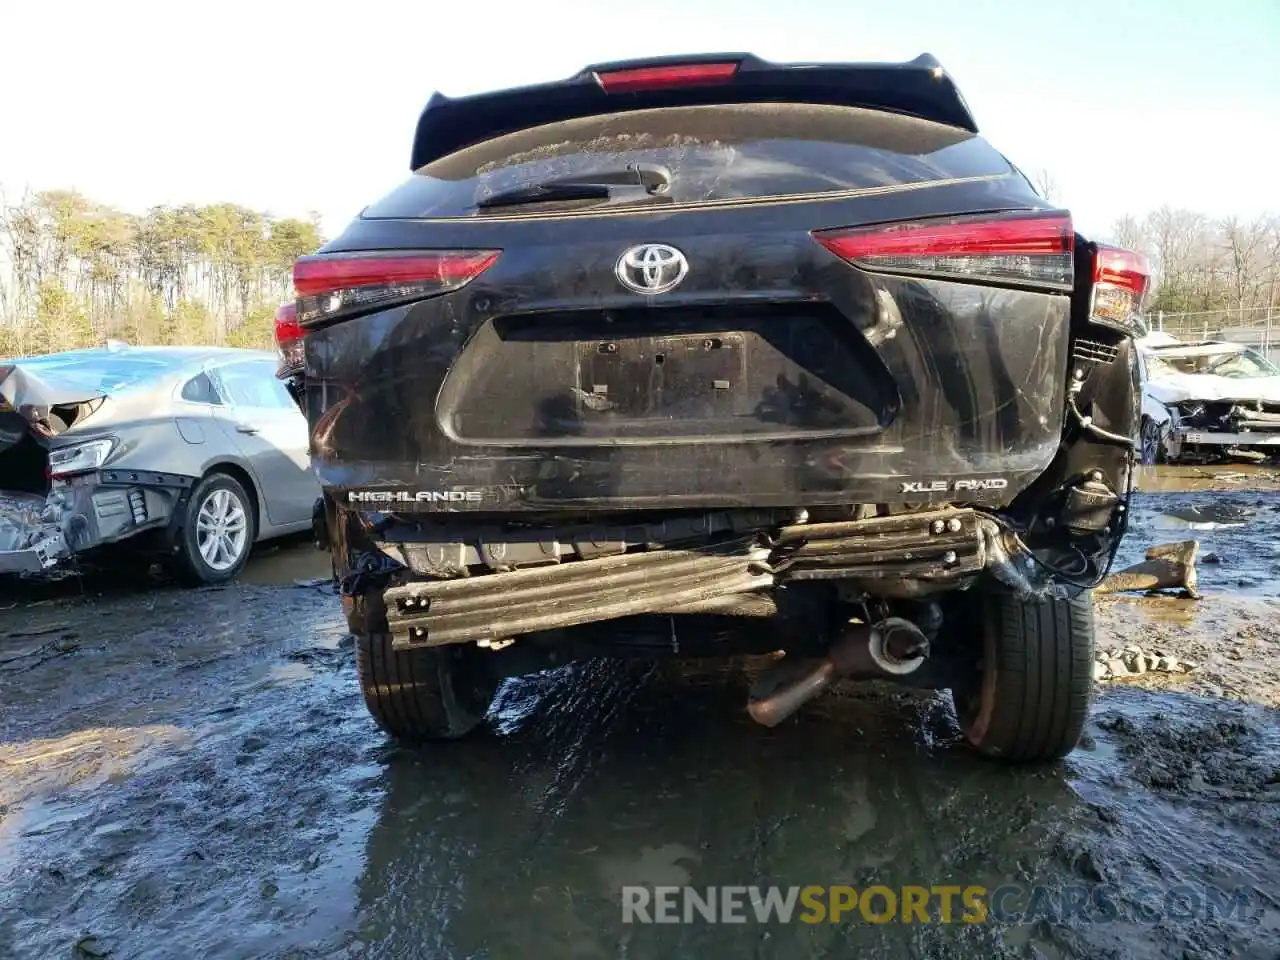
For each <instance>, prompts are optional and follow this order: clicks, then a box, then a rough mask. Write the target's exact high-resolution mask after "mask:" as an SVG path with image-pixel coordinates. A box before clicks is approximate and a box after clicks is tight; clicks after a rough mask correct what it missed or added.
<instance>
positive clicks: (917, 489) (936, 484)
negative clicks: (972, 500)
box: [899, 477, 1009, 493]
mask: <svg viewBox="0 0 1280 960" xmlns="http://www.w3.org/2000/svg"><path fill="white" fill-rule="evenodd" d="M1008 486H1009V481H1008V480H1006V479H1004V477H988V478H986V479H983V480H955V481H952V480H907V481H904V482H903V483H902V484H900V486H899V492H901V493H947V492H949V491H955V492H956V493H973V492H975V491H980V490H1004V489H1006V488H1007V487H1008Z"/></svg>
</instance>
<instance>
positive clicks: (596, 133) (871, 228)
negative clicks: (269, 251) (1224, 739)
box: [277, 54, 1148, 760]
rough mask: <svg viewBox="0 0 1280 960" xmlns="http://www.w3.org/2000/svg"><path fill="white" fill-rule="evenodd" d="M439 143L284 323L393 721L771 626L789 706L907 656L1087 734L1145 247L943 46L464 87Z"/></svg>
mask: <svg viewBox="0 0 1280 960" xmlns="http://www.w3.org/2000/svg"><path fill="white" fill-rule="evenodd" d="M411 170H412V171H413V174H412V176H411V177H410V178H409V179H408V181H407V182H405V183H404V184H403V185H402V186H400V187H399V188H398V189H396V190H394V191H393V192H391V193H390V194H389V195H388V196H386V197H385V198H384V199H382V200H381V201H379V202H377V203H375V204H373V205H372V206H370V207H368V208H367V209H366V210H365V211H364V212H363V213H362V214H361V216H360V217H359V218H358V219H356V220H355V221H354V222H353V223H351V225H350V226H349V227H348V228H347V229H346V231H345V232H344V233H343V234H342V235H341V236H340V237H338V238H337V239H336V240H334V241H333V242H331V243H329V244H328V245H327V246H325V247H324V248H323V249H322V250H321V251H320V252H319V253H317V254H316V255H314V256H309V257H304V258H303V259H302V260H300V261H299V262H298V263H297V265H296V267H295V271H294V285H295V291H296V297H297V299H296V305H295V306H296V311H295V312H294V313H291V314H287V315H284V316H283V319H282V320H281V322H280V323H279V324H278V330H277V334H278V339H279V341H280V346H281V352H282V356H283V357H284V358H285V362H284V364H283V366H282V371H281V375H282V376H283V377H285V378H286V379H288V380H289V381H290V385H291V387H292V388H293V389H294V391H295V396H297V397H298V398H299V399H300V402H301V404H302V406H303V407H304V409H305V410H306V413H307V415H308V418H309V422H310V426H311V443H312V450H311V453H312V461H313V464H314V466H315V468H316V470H317V471H318V474H319V476H320V478H321V481H322V483H323V485H324V489H325V497H324V500H323V502H322V504H321V505H320V506H319V508H318V513H317V530H318V533H319V535H320V536H321V537H322V538H323V543H324V544H325V545H327V547H328V548H329V549H331V550H332V553H333V556H334V565H335V569H336V571H337V574H338V577H339V581H340V584H341V590H342V594H343V601H344V605H345V608H346V611H347V616H348V618H349V622H350V626H351V629H352V631H353V632H354V633H355V634H356V636H357V638H358V648H357V649H358V664H359V675H360V682H361V685H362V687H363V690H364V694H365V698H366V700H367V703H368V706H369V709H370V711H371V712H372V714H373V715H374V717H375V718H376V719H377V721H378V722H379V723H380V724H381V725H382V726H383V727H384V728H385V729H386V730H387V731H389V732H390V733H391V734H393V735H396V736H399V737H403V738H407V739H416V740H432V739H444V738H454V737H459V736H461V735H463V734H466V733H467V732H468V731H470V730H472V729H473V728H475V727H476V726H477V725H478V724H479V723H480V722H481V721H482V719H483V718H484V716H485V713H486V710H487V708H488V707H489V704H490V701H491V698H492V697H493V694H494V691H495V688H496V685H497V683H498V682H499V680H500V679H501V678H502V677H505V676H512V675H516V674H521V673H527V672H532V671H536V670H540V669H543V668H546V667H548V666H551V665H554V664H558V663H563V662H565V661H566V660H569V659H573V658H578V657H588V656H595V655H601V654H606V655H640V656H658V655H663V654H667V655H670V654H674V655H679V656H698V657H704V656H712V655H720V654H724V655H731V654H741V653H777V652H779V651H781V652H783V653H784V654H785V656H783V657H781V658H778V657H775V658H774V659H773V660H772V662H771V664H772V665H771V666H770V667H769V668H767V669H766V670H765V672H764V674H763V675H762V676H761V677H760V679H759V681H758V683H757V685H756V687H755V689H754V690H753V691H752V693H751V696H750V698H749V702H748V709H749V711H750V713H751V715H752V716H753V717H755V719H757V720H759V721H760V722H762V723H765V724H768V725H772V724H775V723H778V722H780V721H781V720H783V719H784V718H785V717H787V716H789V715H790V714H792V713H793V712H794V711H796V710H797V709H798V708H799V707H800V705H801V704H802V703H803V702H804V701H805V700H807V699H809V698H810V697H812V696H813V695H814V694H816V693H818V692H819V691H820V690H822V689H823V688H825V687H826V686H828V685H829V684H830V683H832V681H833V680H835V679H836V678H838V677H853V678H867V679H869V678H877V679H886V680H891V681H898V682H901V683H905V684H911V685H915V686H920V687H926V688H937V689H950V690H951V691H952V692H953V694H954V698H955V705H956V711H957V714H958V716H959V719H960V723H961V727H962V729H963V731H964V734H965V737H966V739H967V740H968V741H969V742H970V743H971V744H972V745H973V746H974V747H976V748H977V749H978V750H979V751H981V752H983V753H985V754H987V755H991V756H998V757H1002V758H1006V759H1009V760H1043V759H1051V758H1056V757H1061V756H1063V755H1064V754H1066V753H1068V752H1070V751H1071V750H1072V749H1073V748H1074V747H1075V745H1076V743H1077V740H1078V738H1079V736H1080V733H1081V729H1082V727H1083V724H1084V722H1085V718H1086V714H1087V712H1088V706H1089V701H1090V695H1091V690H1092V682H1093V675H1092V667H1093V664H1092V661H1093V619H1092V614H1091V607H1090V595H1089V590H1090V589H1091V587H1092V586H1094V585H1095V584H1097V583H1098V581H1099V580H1100V579H1101V578H1102V577H1103V576H1104V575H1105V573H1106V571H1107V569H1108V567H1109V566H1110V564H1111V560H1112V558H1113V556H1114V554H1115V551H1116V548H1117V545H1118V543H1119V541H1120V538H1121V536H1122V534H1123V532H1124V529H1125V519H1126V508H1127V502H1128V498H1129V492H1130V482H1131V476H1132V471H1133V468H1134V464H1135V433H1136V431H1137V422H1138V414H1139V393H1138V389H1137V375H1136V364H1135V358H1134V348H1133V341H1132V338H1133V335H1134V333H1135V331H1139V330H1141V321H1140V318H1139V315H1140V310H1141V305H1142V300H1143V295H1144V293H1145V289H1146V286H1147V283H1148V277H1147V273H1148V271H1147V269H1146V265H1145V262H1144V261H1143V260H1142V258H1141V257H1140V256H1138V255H1135V254H1132V253H1129V252H1128V251H1123V250H1118V249H1115V248H1110V247H1106V246H1103V245H1100V244H1098V243H1094V242H1091V241H1089V240H1087V239H1086V238H1084V237H1082V236H1080V235H1079V234H1077V233H1076V231H1075V230H1074V228H1073V226H1072V221H1071V217H1070V214H1069V213H1067V212H1066V211H1063V210H1060V209H1056V208H1055V207H1053V206H1052V205H1051V204H1049V203H1047V202H1046V201H1045V200H1044V199H1043V198H1041V197H1040V196H1039V195H1038V194H1037V193H1036V191H1035V189H1034V188H1033V187H1032V185H1031V184H1030V183H1029V182H1028V180H1027V179H1026V177H1025V176H1023V174H1021V173H1020V172H1019V171H1018V170H1017V168H1016V167H1014V166H1012V165H1011V164H1010V163H1009V162H1008V161H1007V160H1006V159H1005V158H1004V157H1003V156H1001V154H1000V153H998V152H997V151H996V150H995V149H993V148H992V147H991V146H990V145H989V144H988V143H987V142H986V141H984V140H983V139H982V138H981V137H979V136H978V135H977V127H976V125H975V122H974V119H973V117H972V115H971V114H970V112H969V109H968V108H967V106H966V105H965V102H964V100H963V99H962V97H961V96H960V94H959V92H958V90H957V88H956V86H955V84H954V83H953V82H952V80H951V79H950V77H949V76H948V75H947V74H946V72H945V71H944V70H943V69H942V68H941V66H940V65H939V64H938V63H937V62H936V61H935V60H934V59H933V58H932V57H929V56H927V55H925V56H921V57H919V58H918V59H916V60H913V61H911V62H908V63H902V64H849V65H829V64H803V65H782V64H774V63H770V62H766V61H763V60H761V59H759V58H756V57H752V56H749V55H737V54H735V55H720V56H708V57H681V58H664V59H659V60H649V61H643V62H629V63H618V64H608V65H599V66H594V67H589V68H587V69H586V70H584V71H582V72H581V73H580V74H578V75H576V76H574V77H571V78H570V79H568V80H565V81H561V82H556V83H548V84H544V85H539V86H532V87H526V88H521V89H515V90H507V91H502V92H497V93H489V94H482V95H477V96H470V97H466V98H448V97H444V96H441V95H439V94H436V95H435V96H433V97H432V98H431V100H430V102H429V103H428V104H427V107H426V108H425V110H424V111H423V113H422V116H421V119H420V120H419V123H418V128H417V132H416V136H415V139H414V144H413V156H412V163H411Z"/></svg>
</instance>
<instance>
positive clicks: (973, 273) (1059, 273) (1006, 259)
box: [814, 213, 1075, 290]
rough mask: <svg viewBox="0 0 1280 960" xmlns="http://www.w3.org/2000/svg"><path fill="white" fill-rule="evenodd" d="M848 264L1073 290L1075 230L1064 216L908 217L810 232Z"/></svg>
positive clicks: (928, 274)
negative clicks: (918, 218) (891, 221)
mask: <svg viewBox="0 0 1280 960" xmlns="http://www.w3.org/2000/svg"><path fill="white" fill-rule="evenodd" d="M814 239H816V240H817V241H818V242H819V243H821V244H822V245H823V246H824V247H826V248H827V249H828V250H830V251H831V252H832V253H834V254H835V255H836V256H838V257H842V258H843V259H845V260H848V261H849V262H850V263H854V264H857V265H858V266H860V267H865V268H866V269H868V270H876V271H880V272H883V273H902V274H911V275H915V276H938V277H946V278H951V279H956V280H973V281H980V282H990V283H1016V284H1027V285H1031V286H1037V287H1050V288H1053V289H1057V290H1070V289H1071V287H1072V281H1073V279H1074V266H1073V261H1072V254H1073V250H1074V246H1075V233H1074V231H1073V229H1072V226H1071V216H1070V215H1069V214H1067V213H1013V214H992V215H986V216H979V217H948V218H945V219H938V220H912V221H908V222H906V223H893V224H887V225H880V226H874V227H854V228H851V229H842V230H825V231H820V232H816V233H814Z"/></svg>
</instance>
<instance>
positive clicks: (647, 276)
mask: <svg viewBox="0 0 1280 960" xmlns="http://www.w3.org/2000/svg"><path fill="white" fill-rule="evenodd" d="M614 272H615V273H616V274H617V275H618V282H619V283H621V284H622V285H623V286H624V287H626V288H627V289H628V290H631V291H633V292H635V293H643V294H645V295H646V296H650V297H652V296H654V295H656V294H659V293H666V292H667V291H668V290H674V289H675V288H676V287H678V286H679V285H680V281H681V280H683V279H684V278H685V276H686V275H687V274H688V273H689V261H688V259H686V257H685V255H684V254H683V253H681V252H680V251H679V250H677V249H676V248H675V247H670V246H667V245H666V244H665V243H644V244H641V245H640V246H638V247H632V248H630V249H629V250H626V251H624V252H623V254H622V256H620V257H619V258H618V265H617V266H616V267H615V268H614Z"/></svg>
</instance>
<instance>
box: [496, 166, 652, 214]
mask: <svg viewBox="0 0 1280 960" xmlns="http://www.w3.org/2000/svg"><path fill="white" fill-rule="evenodd" d="M670 185H671V173H670V171H668V170H667V169H666V168H665V167H657V166H649V165H647V164H638V163H632V164H628V165H627V166H626V167H625V168H624V169H621V170H603V171H601V172H599V173H588V174H582V175H580V176H576V177H563V178H560V179H556V180H546V181H543V182H542V183H535V184H532V185H530V186H527V187H515V188H514V189H511V190H503V191H500V192H498V193H495V194H493V195H492V196H488V197H485V198H484V199H482V200H478V201H476V206H477V207H479V208H481V209H485V208H488V207H506V206H514V205H515V204H520V203H555V202H557V201H570V200H611V199H615V198H621V197H622V196H623V195H624V194H628V193H634V192H639V193H640V194H641V196H642V197H652V198H654V199H655V200H668V199H669V198H667V197H664V196H662V195H663V194H664V193H665V192H666V190H667V188H668V187H669V186H670ZM637 199H638V198H637Z"/></svg>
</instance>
